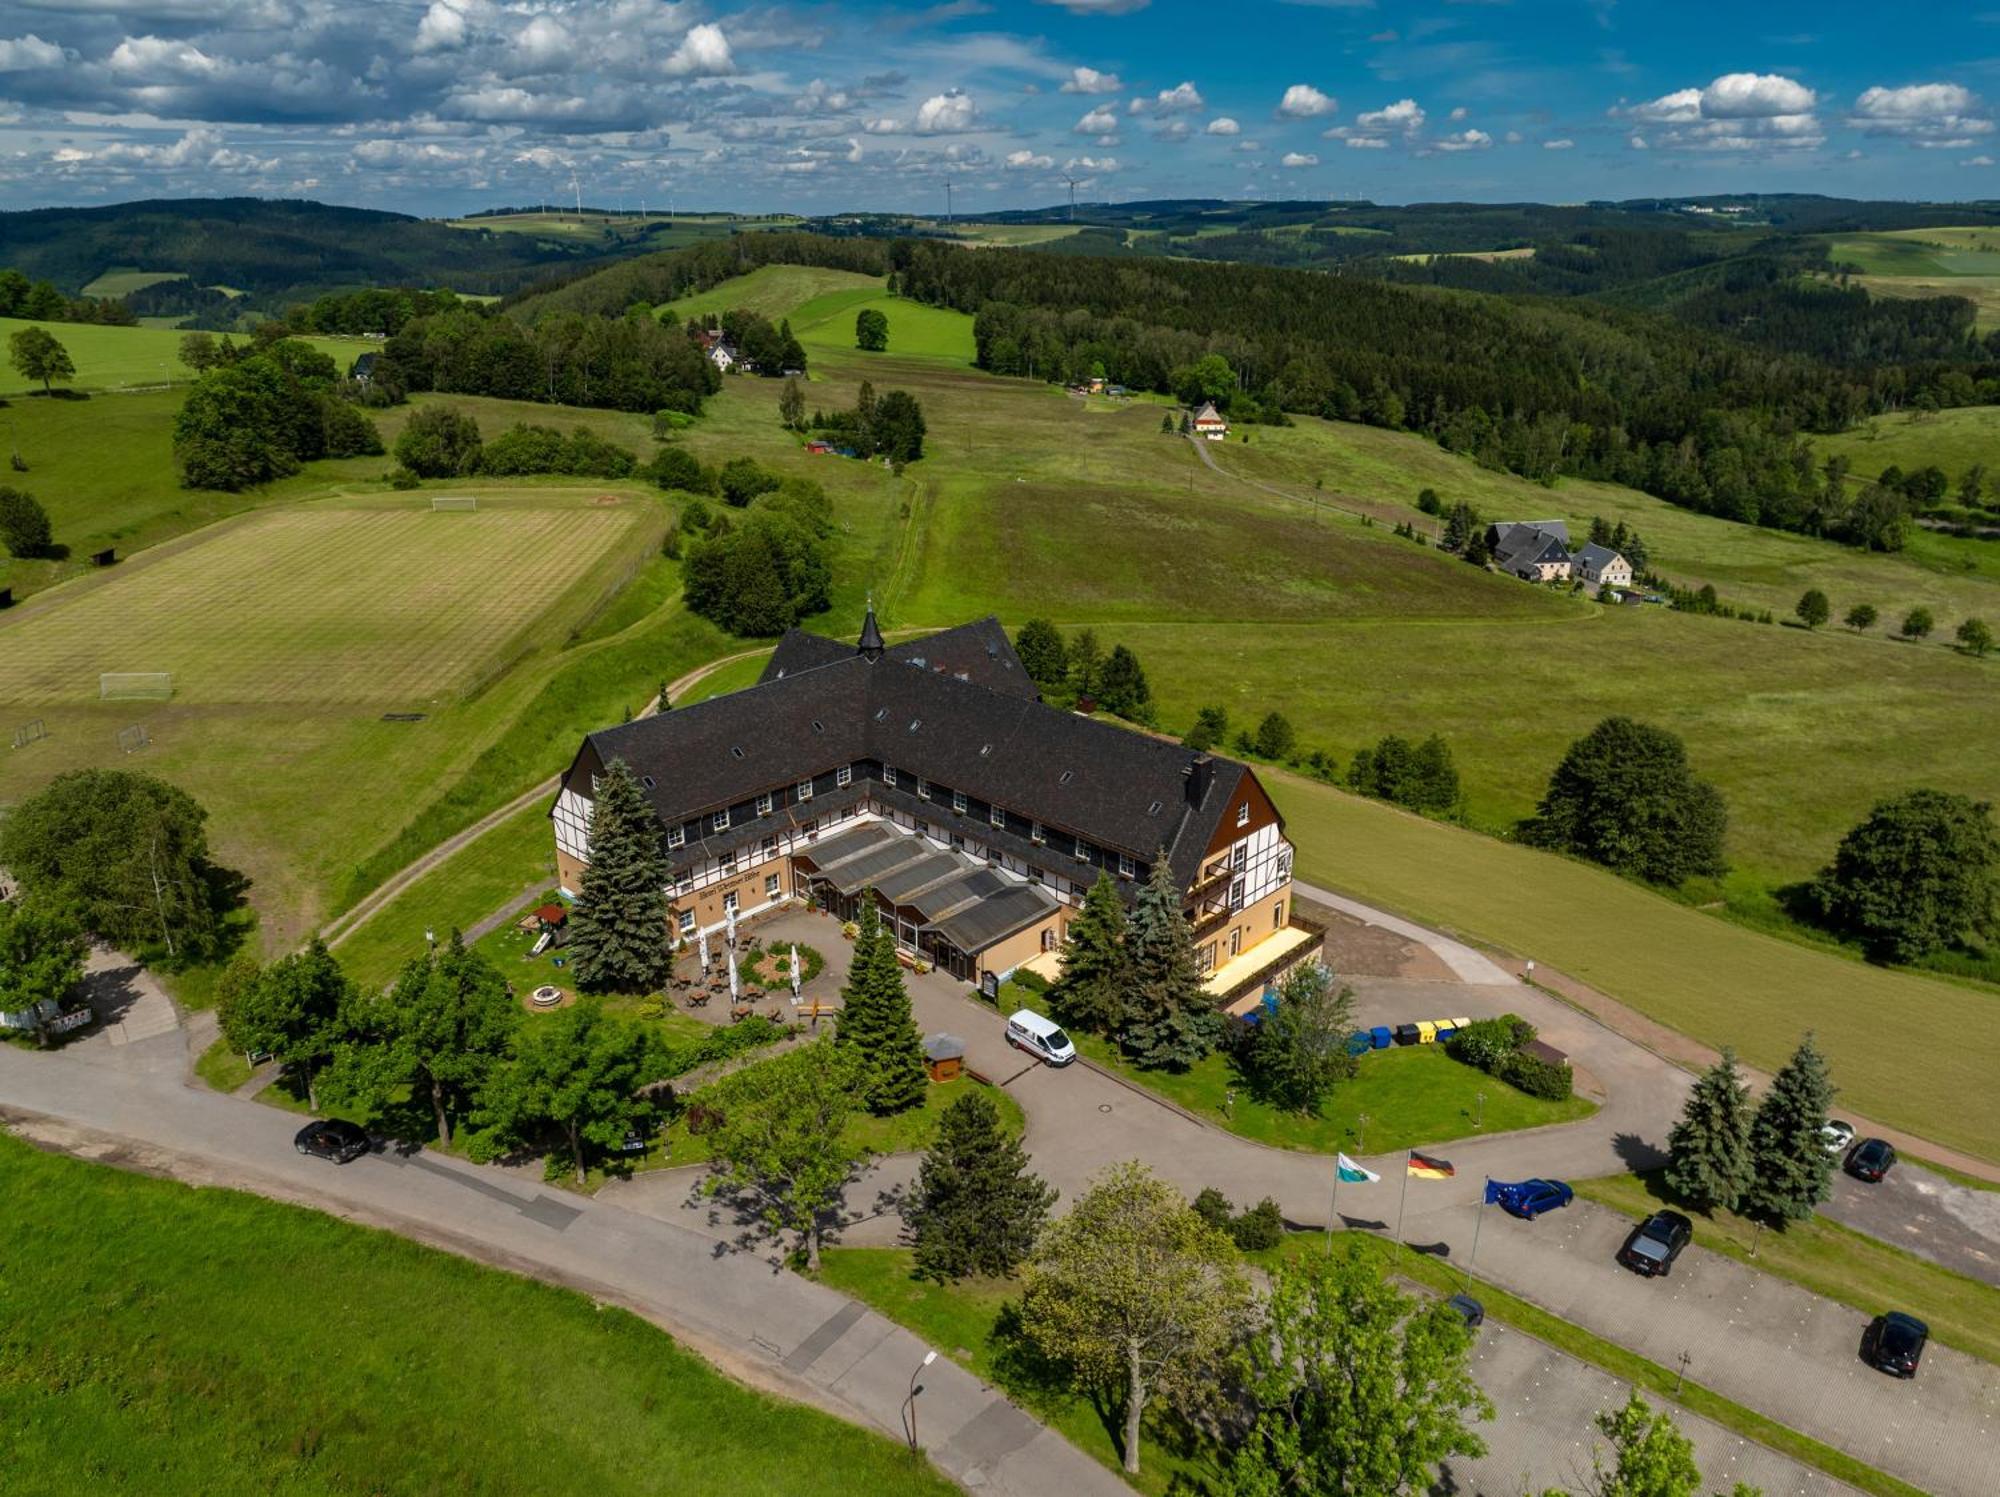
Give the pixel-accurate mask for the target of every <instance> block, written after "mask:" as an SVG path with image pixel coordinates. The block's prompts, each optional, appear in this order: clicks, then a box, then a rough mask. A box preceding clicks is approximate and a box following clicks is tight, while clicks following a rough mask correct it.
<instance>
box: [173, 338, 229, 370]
mask: <svg viewBox="0 0 2000 1497" xmlns="http://www.w3.org/2000/svg"><path fill="white" fill-rule="evenodd" d="M180 356H181V362H182V363H183V364H185V365H187V367H188V368H190V369H192V370H193V371H194V372H195V373H196V375H203V374H206V373H208V371H209V370H211V369H213V368H214V367H215V366H216V365H217V364H219V363H221V362H222V350H221V349H219V348H217V347H216V346H215V335H214V334H213V333H182V334H181V343H180Z"/></svg>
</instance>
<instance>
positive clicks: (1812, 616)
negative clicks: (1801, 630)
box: [1792, 587, 1833, 629]
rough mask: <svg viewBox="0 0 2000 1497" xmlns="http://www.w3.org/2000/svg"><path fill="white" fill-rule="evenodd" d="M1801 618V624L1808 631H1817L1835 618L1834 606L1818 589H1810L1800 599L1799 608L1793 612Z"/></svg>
mask: <svg viewBox="0 0 2000 1497" xmlns="http://www.w3.org/2000/svg"><path fill="white" fill-rule="evenodd" d="M1792 611H1793V612H1794V613H1796V614H1797V615H1798V616H1799V622H1800V623H1802V624H1804V625H1805V626H1806V627H1807V628H1808V629H1817V628H1818V627H1819V626H1820V625H1821V624H1824V623H1825V622H1826V621H1827V620H1828V619H1830V618H1832V617H1833V605H1832V604H1831V603H1829V602H1827V600H1826V594H1825V593H1823V592H1821V591H1820V590H1819V589H1818V588H1816V587H1809V588H1807V589H1806V590H1805V592H1804V593H1802V594H1801V595H1800V597H1799V602H1798V606H1797V607H1796V608H1794V609H1793V610H1792Z"/></svg>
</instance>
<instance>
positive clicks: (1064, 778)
mask: <svg viewBox="0 0 2000 1497" xmlns="http://www.w3.org/2000/svg"><path fill="white" fill-rule="evenodd" d="M1075 778H1076V771H1075V770H1073V769H1065V770H1064V771H1063V772H1062V773H1061V774H1059V775H1057V776H1056V783H1057V784H1058V785H1067V784H1068V783H1069V782H1070V781H1071V780H1073V779H1075Z"/></svg>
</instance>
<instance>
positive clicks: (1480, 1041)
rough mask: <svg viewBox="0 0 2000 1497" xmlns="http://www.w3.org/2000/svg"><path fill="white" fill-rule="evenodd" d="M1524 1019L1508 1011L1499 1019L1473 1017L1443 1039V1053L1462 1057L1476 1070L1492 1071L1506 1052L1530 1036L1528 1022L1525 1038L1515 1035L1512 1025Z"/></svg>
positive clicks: (1517, 1033)
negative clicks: (1471, 1020) (1472, 1019)
mask: <svg viewBox="0 0 2000 1497" xmlns="http://www.w3.org/2000/svg"><path fill="white" fill-rule="evenodd" d="M1526 1023H1527V1021H1526V1020H1525V1019H1516V1018H1515V1017H1514V1016H1513V1015H1511V1014H1510V1015H1508V1016H1507V1017H1506V1018H1501V1019H1477V1020H1474V1021H1473V1022H1472V1023H1470V1024H1468V1025H1466V1026H1465V1028H1463V1029H1461V1030H1459V1031H1458V1032H1457V1033H1456V1034H1454V1035H1453V1036H1452V1037H1451V1038H1450V1039H1448V1040H1446V1041H1445V1042H1444V1050H1445V1054H1447V1055H1449V1056H1450V1057H1451V1058H1452V1059H1453V1060H1457V1061H1463V1062H1464V1063H1465V1064H1466V1065H1469V1066H1471V1067H1472V1068H1473V1069H1474V1070H1476V1071H1485V1072H1486V1073H1487V1074H1488V1075H1492V1074H1494V1073H1496V1072H1497V1071H1498V1070H1499V1069H1500V1066H1501V1064H1502V1063H1503V1062H1504V1061H1505V1060H1506V1059H1507V1057H1508V1056H1510V1055H1512V1054H1513V1053H1514V1052H1515V1051H1516V1050H1518V1049H1520V1047H1521V1046H1522V1045H1524V1044H1525V1043H1527V1040H1529V1039H1533V1038H1534V1033H1535V1032H1534V1028H1533V1026H1532V1025H1530V1026H1528V1033H1527V1036H1526V1038H1525V1039H1524V1038H1521V1037H1520V1036H1519V1031H1518V1030H1517V1029H1516V1028H1515V1025H1516V1024H1526Z"/></svg>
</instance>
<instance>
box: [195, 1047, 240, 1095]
mask: <svg viewBox="0 0 2000 1497" xmlns="http://www.w3.org/2000/svg"><path fill="white" fill-rule="evenodd" d="M194 1073H195V1075H197V1076H199V1077H200V1078H201V1079H202V1080H203V1081H206V1082H207V1083H208V1084H209V1085H210V1086H212V1087H213V1088H215V1090H217V1091H219V1092H233V1091H235V1090H236V1088H237V1087H239V1086H241V1085H243V1083H244V1082H246V1081H248V1080H249V1079H250V1075H251V1069H250V1062H249V1061H248V1060H247V1059H245V1058H244V1056H243V1053H242V1052H241V1051H240V1050H232V1049H230V1047H229V1041H228V1040H226V1039H224V1038H223V1037H222V1036H220V1035H217V1036H216V1038H215V1042H214V1043H213V1044H211V1045H210V1046H209V1047H208V1048H207V1049H206V1050H204V1051H202V1052H201V1054H200V1055H199V1056H198V1057H196V1059H195V1063H194Z"/></svg>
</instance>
